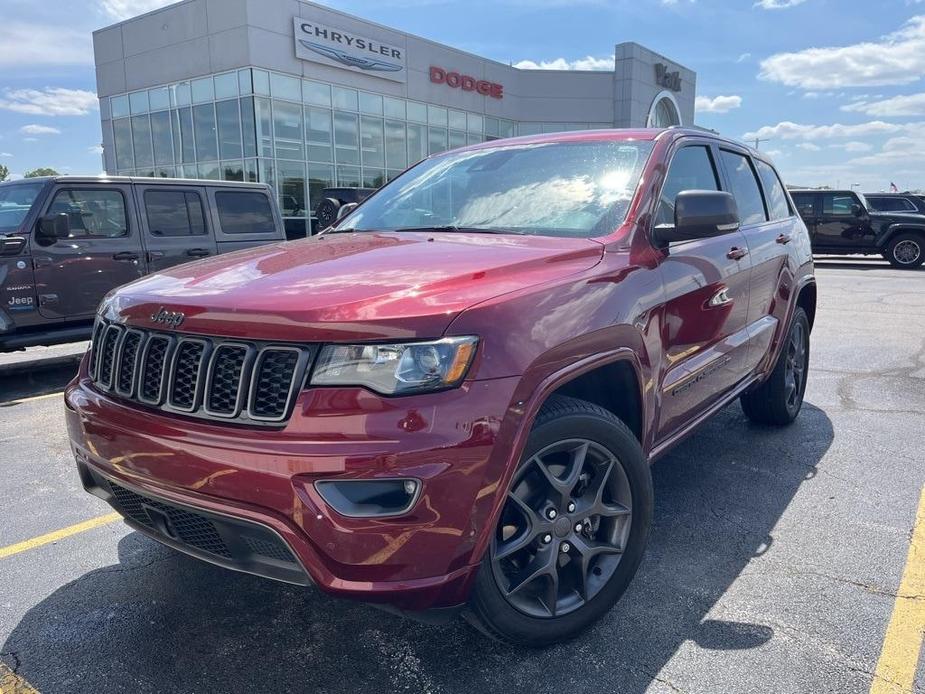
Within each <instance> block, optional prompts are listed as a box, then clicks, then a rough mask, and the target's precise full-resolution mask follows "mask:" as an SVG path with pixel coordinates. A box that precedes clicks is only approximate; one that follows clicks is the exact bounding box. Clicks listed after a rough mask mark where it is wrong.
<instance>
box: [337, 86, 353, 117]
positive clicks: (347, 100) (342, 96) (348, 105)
mask: <svg viewBox="0 0 925 694" xmlns="http://www.w3.org/2000/svg"><path fill="white" fill-rule="evenodd" d="M334 108H342V109H344V110H345V111H356V110H357V90H356V89H347V88H345V87H334Z"/></svg>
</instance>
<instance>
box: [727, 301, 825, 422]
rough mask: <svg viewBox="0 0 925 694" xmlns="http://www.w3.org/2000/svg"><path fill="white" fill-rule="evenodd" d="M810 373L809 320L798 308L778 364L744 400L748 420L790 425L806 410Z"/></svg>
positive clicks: (742, 399) (743, 406) (743, 407)
mask: <svg viewBox="0 0 925 694" xmlns="http://www.w3.org/2000/svg"><path fill="white" fill-rule="evenodd" d="M808 370H809V318H807V317H806V311H804V310H803V309H802V308H801V307H799V306H797V308H796V311H794V314H793V320H791V321H790V331H789V332H788V333H787V337H786V338H785V340H784V345H783V348H782V349H781V352H780V355H779V356H778V357H777V364H775V365H774V370H773V371H772V372H771V375H770V376H769V377H768V380H767V381H765V382H764V383H762V384H761V385H760V386H758V387H757V388H755V389H754V390H752V391H749V392H748V393H745V394H744V395H743V396H742V398H741V402H742V409H743V410H744V411H745V414H746V416H747V417H748V418H749V419H751V420H752V421H753V422H758V423H759V424H772V425H777V426H783V425H785V424H790V423H791V422H792V421H793V420H794V419H796V418H797V415H798V414H800V408H802V407H803V394H804V393H805V392H806V376H807V372H808Z"/></svg>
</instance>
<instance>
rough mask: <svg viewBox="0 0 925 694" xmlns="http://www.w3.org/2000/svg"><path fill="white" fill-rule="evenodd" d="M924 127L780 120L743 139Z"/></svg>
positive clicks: (892, 131)
mask: <svg viewBox="0 0 925 694" xmlns="http://www.w3.org/2000/svg"><path fill="white" fill-rule="evenodd" d="M923 128H925V122H917V123H905V124H899V123H885V122H883V121H869V122H867V123H856V124H853V125H842V124H841V123H834V124H832V125H809V124H805V123H793V122H791V121H782V122H780V123H778V124H777V125H765V126H763V127H761V128H758V130H755V131H754V132H749V133H745V134H744V135H743V136H742V139H743V140H754V139H755V138H756V137H757V138H761V139H769V138H781V139H783V140H807V141H809V140H817V139H834V138H858V137H866V136H870V135H892V134H900V133H910V132H911V133H915V132H919V131H921V130H922V129H923Z"/></svg>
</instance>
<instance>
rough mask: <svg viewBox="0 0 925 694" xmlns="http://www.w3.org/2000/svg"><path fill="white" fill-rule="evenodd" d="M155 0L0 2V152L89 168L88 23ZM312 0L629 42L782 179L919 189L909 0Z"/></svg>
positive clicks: (922, 109) (472, 25)
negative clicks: (691, 83)
mask: <svg viewBox="0 0 925 694" xmlns="http://www.w3.org/2000/svg"><path fill="white" fill-rule="evenodd" d="M165 4H168V2H166V0H69V1H68V2H67V3H59V2H56V3H40V2H35V1H34V0H0V46H3V48H2V49H0V163H2V164H4V165H6V166H8V167H9V169H10V171H11V172H13V173H14V174H20V173H22V172H24V171H27V170H29V169H32V168H35V167H38V166H51V167H54V168H56V169H58V170H59V171H62V172H73V173H98V172H99V171H100V169H101V164H100V156H99V142H100V132H99V118H98V112H97V105H96V99H95V95H94V89H95V82H94V75H93V65H92V50H91V44H90V33H91V31H92V30H93V29H96V28H100V27H102V26H106V25H108V24H111V23H113V22H115V21H118V20H119V19H123V18H126V17H130V16H132V15H134V14H138V13H140V12H144V11H147V10H151V9H154V8H156V7H158V6H161V5H165ZM328 4H330V5H331V6H333V7H337V8H338V9H341V10H344V11H347V12H351V13H354V14H357V15H360V16H363V17H366V18H368V19H371V20H374V21H377V22H380V23H383V24H386V25H389V26H393V27H396V28H399V29H403V30H406V31H409V32H412V33H415V34H420V35H423V36H426V37H428V38H431V39H434V40H436V41H440V42H442V43H447V44H449V45H452V46H456V47H459V48H462V49H464V50H469V51H472V52H474V53H478V54H480V55H484V56H487V57H490V58H494V59H496V60H500V61H503V62H512V63H514V64H515V65H520V66H522V67H536V66H539V67H552V68H559V69H606V68H609V67H610V66H611V64H612V63H611V61H612V55H613V45H614V44H615V43H618V42H620V41H627V40H631V41H637V42H639V43H642V44H644V45H646V46H649V47H650V48H652V49H654V50H656V51H659V52H661V53H664V54H665V55H667V56H669V57H670V58H672V59H674V60H677V61H678V62H680V63H682V64H684V65H686V66H688V67H690V68H692V69H694V70H696V71H697V73H698V93H699V95H700V96H699V98H698V113H697V122H698V124H699V125H703V126H706V127H710V128H714V129H716V130H718V131H720V132H722V133H723V134H726V135H730V136H733V137H738V138H743V139H746V140H750V141H752V142H754V140H755V138H758V139H759V140H761V142H760V147H761V148H762V149H764V150H766V151H769V152H771V153H772V156H773V157H774V158H775V160H776V161H777V163H778V166H779V167H780V168H781V170H782V171H783V173H784V175H785V178H786V179H787V181H788V182H790V183H795V184H802V185H822V184H828V185H832V186H835V185H841V186H843V187H847V186H848V185H850V184H853V183H859V184H860V185H861V187H862V188H863V189H865V190H880V189H883V188H886V187H888V186H889V184H890V182H891V181H892V182H895V183H896V185H897V186H899V187H900V188H902V189H905V188H925V130H923V128H925V80H923V78H925V0H879V1H878V2H876V3H870V2H861V0H758V1H757V2H753V0H468V1H467V2H466V3H465V4H464V5H462V4H461V3H459V2H458V0H344V1H341V2H336V1H334V0H331V2H329V3H328ZM463 7H464V8H465V10H463V9H462V8H463Z"/></svg>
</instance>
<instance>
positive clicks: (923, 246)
mask: <svg viewBox="0 0 925 694" xmlns="http://www.w3.org/2000/svg"><path fill="white" fill-rule="evenodd" d="M883 257H884V258H886V259H887V260H888V261H889V262H890V265H892V266H893V267H897V268H900V269H902V270H911V269H913V268H917V267H919V266H921V264H922V263H925V236H922V235H921V234H914V233H900V234H897V235H896V236H894V237H893V238H892V239H890V242H889V243H888V244H887V247H886V250H884V252H883Z"/></svg>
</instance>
